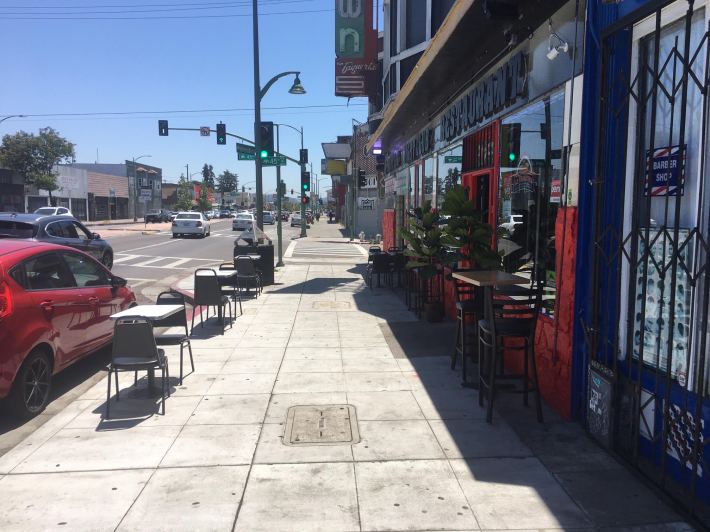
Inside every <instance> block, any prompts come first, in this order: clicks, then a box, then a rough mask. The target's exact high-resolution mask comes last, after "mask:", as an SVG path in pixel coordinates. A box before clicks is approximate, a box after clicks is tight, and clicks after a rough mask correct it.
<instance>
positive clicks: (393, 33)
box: [390, 0, 399, 57]
mask: <svg viewBox="0 0 710 532" xmlns="http://www.w3.org/2000/svg"><path fill="white" fill-rule="evenodd" d="M398 3H399V0H392V1H391V2H390V57H394V56H395V55H397V54H398V53H399V48H398V46H397V19H398V12H397V11H398V10H397V7H398V6H397V4H398Z"/></svg>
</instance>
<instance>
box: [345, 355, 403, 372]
mask: <svg viewBox="0 0 710 532" xmlns="http://www.w3.org/2000/svg"><path fill="white" fill-rule="evenodd" d="M343 371H345V372H346V373H363V372H371V371H378V372H379V371H381V372H388V371H396V372H397V373H400V371H401V370H400V369H399V366H398V365H397V361H396V360H395V359H394V358H386V357H370V358H362V359H359V358H355V357H347V358H343Z"/></svg>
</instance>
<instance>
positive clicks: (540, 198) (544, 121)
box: [497, 91, 564, 314]
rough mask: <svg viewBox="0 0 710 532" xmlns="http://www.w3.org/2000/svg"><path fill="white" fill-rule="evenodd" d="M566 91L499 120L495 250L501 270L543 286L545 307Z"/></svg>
mask: <svg viewBox="0 0 710 532" xmlns="http://www.w3.org/2000/svg"><path fill="white" fill-rule="evenodd" d="M563 115H564V92H563V91H560V92H557V93H555V94H553V95H551V96H549V97H547V98H544V99H543V100H540V101H538V102H535V103H533V104H531V105H529V106H527V107H525V108H524V109H522V110H521V111H519V112H517V113H515V114H514V115H511V116H508V117H506V118H505V119H503V120H502V121H501V131H500V135H501V154H500V161H501V163H500V165H501V166H500V175H499V190H498V228H497V234H498V250H499V251H500V252H501V253H502V254H503V267H504V269H505V271H507V272H510V273H516V274H519V275H523V276H526V277H530V278H531V279H532V280H535V281H537V282H542V283H543V285H544V294H543V308H544V311H545V312H546V313H548V314H552V313H553V311H554V307H555V291H556V269H555V257H556V254H555V222H556V219H557V210H558V206H559V202H560V193H559V190H560V187H559V184H560V182H561V179H562V171H563V170H562V169H563V166H562V141H563V138H562V123H563Z"/></svg>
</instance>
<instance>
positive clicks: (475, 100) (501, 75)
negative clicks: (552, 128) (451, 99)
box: [440, 52, 527, 140]
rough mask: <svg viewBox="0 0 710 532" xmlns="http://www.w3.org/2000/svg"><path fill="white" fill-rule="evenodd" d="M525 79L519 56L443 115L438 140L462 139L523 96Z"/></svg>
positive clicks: (525, 68)
mask: <svg viewBox="0 0 710 532" xmlns="http://www.w3.org/2000/svg"><path fill="white" fill-rule="evenodd" d="M526 75H527V65H526V61H525V56H524V55H523V53H522V52H518V53H517V54H515V55H514V56H513V57H511V58H510V59H509V60H508V61H507V62H506V63H505V64H504V65H502V66H501V67H499V68H498V69H496V71H495V72H494V73H493V74H491V75H490V76H488V77H487V78H485V79H484V80H482V81H481V82H479V83H477V84H476V85H474V86H473V87H472V88H471V89H470V90H468V91H467V92H466V93H465V94H464V95H463V96H461V98H459V100H458V101H456V102H455V103H454V104H453V105H451V106H450V107H449V108H448V109H447V110H446V111H444V112H443V113H442V115H441V118H440V126H441V138H442V139H444V140H451V139H453V138H455V137H457V136H459V135H461V134H462V133H463V132H465V131H466V130H468V129H470V128H472V127H474V126H475V125H476V124H478V123H480V122H482V121H483V120H484V119H485V118H487V117H489V116H491V115H492V114H494V113H496V112H498V111H501V110H502V109H504V108H505V107H506V106H508V105H510V104H512V103H513V102H515V101H516V100H517V99H518V98H519V97H521V96H524V95H525V94H526V92H527V84H526V83H525V79H526Z"/></svg>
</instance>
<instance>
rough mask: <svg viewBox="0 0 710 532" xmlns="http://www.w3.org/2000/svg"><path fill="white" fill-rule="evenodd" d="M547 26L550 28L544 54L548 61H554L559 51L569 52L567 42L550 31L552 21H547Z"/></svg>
mask: <svg viewBox="0 0 710 532" xmlns="http://www.w3.org/2000/svg"><path fill="white" fill-rule="evenodd" d="M548 27H549V29H550V38H549V40H548V41H547V54H546V55H547V58H548V59H549V60H550V61H554V60H555V59H556V58H557V56H558V55H560V52H562V53H565V54H566V53H567V52H569V44H568V43H567V41H565V40H564V39H563V38H562V37H560V36H559V35H558V34H557V33H555V32H554V31H552V21H550V22H549V24H548Z"/></svg>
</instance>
